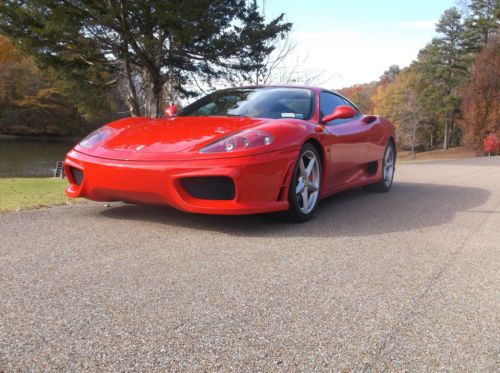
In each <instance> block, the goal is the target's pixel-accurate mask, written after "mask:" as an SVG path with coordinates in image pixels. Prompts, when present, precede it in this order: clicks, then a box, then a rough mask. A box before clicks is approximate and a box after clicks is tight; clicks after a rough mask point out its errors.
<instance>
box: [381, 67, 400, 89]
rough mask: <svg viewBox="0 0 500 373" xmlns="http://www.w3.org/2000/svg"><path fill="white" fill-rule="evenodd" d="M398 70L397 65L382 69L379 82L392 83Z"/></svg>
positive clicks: (383, 83)
mask: <svg viewBox="0 0 500 373" xmlns="http://www.w3.org/2000/svg"><path fill="white" fill-rule="evenodd" d="M400 72H401V69H400V68H399V66H398V65H392V66H390V67H389V69H388V70H386V71H384V73H383V74H382V76H381V77H380V80H379V83H380V84H381V85H388V84H390V83H392V82H393V81H394V80H396V77H397V76H398V75H399V73H400Z"/></svg>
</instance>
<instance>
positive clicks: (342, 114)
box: [321, 105, 357, 123]
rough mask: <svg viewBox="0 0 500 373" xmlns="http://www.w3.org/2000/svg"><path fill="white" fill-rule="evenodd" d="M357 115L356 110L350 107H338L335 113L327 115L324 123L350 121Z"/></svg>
mask: <svg viewBox="0 0 500 373" xmlns="http://www.w3.org/2000/svg"><path fill="white" fill-rule="evenodd" d="M356 114H357V112H356V110H354V109H353V108H352V107H350V106H346V105H341V106H338V107H337V108H336V109H335V111H334V112H333V113H331V114H330V115H326V116H324V117H323V120H322V121H321V122H322V123H328V122H330V121H332V120H335V119H349V118H352V117H354V116H355V115H356Z"/></svg>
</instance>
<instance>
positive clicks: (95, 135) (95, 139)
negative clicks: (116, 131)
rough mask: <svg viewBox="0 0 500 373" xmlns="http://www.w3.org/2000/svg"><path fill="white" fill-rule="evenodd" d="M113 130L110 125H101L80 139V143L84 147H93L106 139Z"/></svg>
mask: <svg viewBox="0 0 500 373" xmlns="http://www.w3.org/2000/svg"><path fill="white" fill-rule="evenodd" d="M112 132H113V130H112V129H111V128H110V127H106V126H104V127H101V128H99V129H97V130H95V131H94V132H92V133H91V134H90V135H88V136H87V137H85V138H84V139H83V140H82V141H80V144H79V145H80V146H83V147H84V148H89V149H90V148H93V147H94V146H96V145H97V144H100V143H101V142H103V141H104V140H106V139H107V138H108V137H109V136H110V135H111V133H112Z"/></svg>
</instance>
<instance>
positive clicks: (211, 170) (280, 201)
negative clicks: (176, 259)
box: [65, 86, 396, 221]
mask: <svg viewBox="0 0 500 373" xmlns="http://www.w3.org/2000/svg"><path fill="white" fill-rule="evenodd" d="M174 109H175V108H174V107H170V108H169V109H168V110H167V112H168V113H169V115H167V117H165V118H159V119H151V118H137V117H136V118H127V119H122V120H118V121H116V122H112V123H109V124H107V125H105V126H104V127H101V128H100V129H98V130H97V131H95V132H93V133H91V134H90V135H89V136H87V137H86V138H85V139H84V140H83V141H81V142H80V143H79V144H78V145H76V146H75V147H74V148H73V150H71V151H70V152H69V153H68V154H67V156H66V160H65V170H66V174H67V175H68V179H69V182H70V185H69V187H68V188H67V190H66V194H67V195H68V196H69V197H85V198H88V199H91V200H95V201H125V202H131V203H141V204H164V205H170V206H172V207H175V208H176V209H179V210H184V211H189V212H195V213H205V214H255V213H263V212H273V211H284V212H285V213H286V214H287V215H288V216H289V217H290V218H291V219H292V220H295V221H306V220H308V219H309V218H310V217H311V216H312V214H313V213H314V211H315V209H316V207H317V205H318V202H319V200H320V199H321V198H324V197H326V196H329V195H331V194H333V193H336V192H339V191H342V190H346V189H350V188H354V187H359V186H366V187H367V188H368V189H370V190H375V191H378V192H387V191H388V190H389V189H390V188H391V185H392V180H393V176H394V169H395V160H396V146H395V145H396V144H395V135H394V128H393V126H392V125H391V124H390V123H389V122H388V121H387V120H385V119H384V118H381V117H379V116H373V115H363V114H362V113H361V112H360V111H359V110H358V108H357V107H356V106H355V105H354V104H352V103H351V102H350V101H349V100H347V99H346V98H344V97H342V96H340V95H339V94H337V93H334V92H331V91H329V90H325V89H321V88H312V87H299V86H297V87H291V86H285V87H283V86H255V87H242V88H230V89H225V90H221V91H217V92H214V93H211V94H209V95H207V96H205V97H203V98H201V99H199V100H197V101H195V102H194V103H192V104H190V105H189V106H187V107H185V108H184V109H183V110H181V111H180V112H179V113H177V114H176V115H175V113H174V112H175V110H174Z"/></svg>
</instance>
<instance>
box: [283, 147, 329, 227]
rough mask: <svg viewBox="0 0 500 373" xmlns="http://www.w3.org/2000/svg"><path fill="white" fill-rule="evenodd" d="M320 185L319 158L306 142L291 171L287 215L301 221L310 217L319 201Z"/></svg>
mask: <svg viewBox="0 0 500 373" xmlns="http://www.w3.org/2000/svg"><path fill="white" fill-rule="evenodd" d="M320 186H321V158H320V156H319V154H318V151H317V150H316V148H315V147H314V146H313V145H312V144H310V143H306V144H305V145H304V147H303V148H302V150H301V152H300V154H299V157H298V159H297V164H296V165H295V169H294V172H293V176H292V180H291V183H290V190H289V195H288V202H289V204H290V208H289V210H288V216H289V218H291V219H292V220H294V221H298V222H303V221H307V220H309V219H310V218H311V216H312V214H313V212H314V210H315V209H316V206H317V205H318V201H319V193H320Z"/></svg>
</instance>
